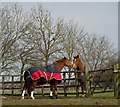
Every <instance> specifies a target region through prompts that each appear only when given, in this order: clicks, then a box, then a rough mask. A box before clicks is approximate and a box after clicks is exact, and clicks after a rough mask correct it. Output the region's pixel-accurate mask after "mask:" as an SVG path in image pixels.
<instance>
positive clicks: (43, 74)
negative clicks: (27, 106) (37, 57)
mask: <svg viewBox="0 0 120 107" xmlns="http://www.w3.org/2000/svg"><path fill="white" fill-rule="evenodd" d="M64 66H67V67H72V63H71V61H69V60H68V59H67V58H66V57H64V58H62V59H60V60H57V61H55V62H54V63H53V64H51V65H47V66H45V67H30V68H28V69H27V70H26V71H25V73H24V80H25V84H24V86H23V91H22V99H24V94H25V90H27V91H28V94H29V95H30V96H31V98H32V99H34V96H33V91H34V88H35V87H36V86H37V85H42V84H45V83H50V97H51V98H53V95H54V96H55V97H56V98H58V97H57V84H59V83H61V81H62V76H61V74H60V71H61V70H62V69H63V67H64Z"/></svg>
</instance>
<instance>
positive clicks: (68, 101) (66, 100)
mask: <svg viewBox="0 0 120 107" xmlns="http://www.w3.org/2000/svg"><path fill="white" fill-rule="evenodd" d="M35 98H36V99H35V100H32V99H30V98H29V97H28V96H25V99H24V100H22V99H21V96H5V98H3V99H2V105H15V107H17V106H18V105H49V106H50V105H70V106H72V105H100V106H102V105H111V106H112V105H120V100H118V99H115V98H113V93H99V94H94V95H93V96H91V97H90V98H83V97H80V96H79V97H75V96H74V95H72V96H70V95H68V96H67V97H64V96H62V95H59V98H58V99H50V98H49V96H39V95H36V96H35Z"/></svg>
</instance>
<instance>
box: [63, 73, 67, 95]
mask: <svg viewBox="0 0 120 107" xmlns="http://www.w3.org/2000/svg"><path fill="white" fill-rule="evenodd" d="M63 83H64V96H67V92H66V73H65V72H64V73H63Z"/></svg>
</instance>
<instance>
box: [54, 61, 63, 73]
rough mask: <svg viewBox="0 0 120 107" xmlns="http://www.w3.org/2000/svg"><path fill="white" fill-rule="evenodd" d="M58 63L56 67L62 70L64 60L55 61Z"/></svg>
mask: <svg viewBox="0 0 120 107" xmlns="http://www.w3.org/2000/svg"><path fill="white" fill-rule="evenodd" d="M54 64H55V65H56V67H57V68H58V70H59V71H61V70H62V69H63V67H64V63H63V62H61V61H60V62H55V63H54Z"/></svg>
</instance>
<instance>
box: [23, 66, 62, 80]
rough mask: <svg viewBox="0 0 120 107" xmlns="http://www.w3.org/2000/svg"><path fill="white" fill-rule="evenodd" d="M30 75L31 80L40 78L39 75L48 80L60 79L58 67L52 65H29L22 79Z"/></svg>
mask: <svg viewBox="0 0 120 107" xmlns="http://www.w3.org/2000/svg"><path fill="white" fill-rule="evenodd" d="M29 77H31V79H32V80H33V81H35V80H38V79H40V78H41V77H43V78H45V79H46V80H47V81H48V82H49V81H50V80H52V79H55V80H58V81H60V82H61V81H62V76H61V74H60V71H59V70H58V68H57V67H56V66H55V65H54V64H51V65H48V66H45V67H30V68H28V69H27V70H26V72H25V74H24V79H25V80H26V79H28V78H29Z"/></svg>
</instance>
